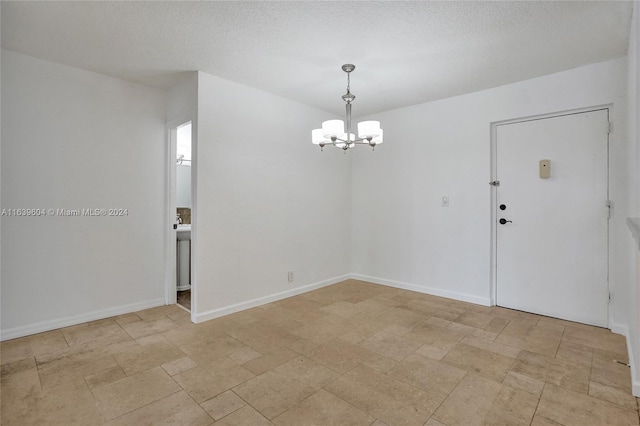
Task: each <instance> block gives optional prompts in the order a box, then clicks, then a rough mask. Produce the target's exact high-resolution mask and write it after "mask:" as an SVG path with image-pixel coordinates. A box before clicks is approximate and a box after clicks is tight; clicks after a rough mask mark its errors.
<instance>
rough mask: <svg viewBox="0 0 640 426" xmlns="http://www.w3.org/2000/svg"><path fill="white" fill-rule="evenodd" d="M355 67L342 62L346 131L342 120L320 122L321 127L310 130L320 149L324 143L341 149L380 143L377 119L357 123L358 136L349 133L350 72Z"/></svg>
mask: <svg viewBox="0 0 640 426" xmlns="http://www.w3.org/2000/svg"><path fill="white" fill-rule="evenodd" d="M355 69H356V66H355V65H352V64H344V65H343V66H342V71H344V72H346V73H347V93H345V94H344V95H343V96H342V99H343V100H344V101H345V102H346V103H347V131H346V132H345V131H344V121H342V120H327V121H324V122H322V128H321V129H314V130H312V131H311V142H312V143H313V144H314V145H319V146H320V150H322V149H323V148H324V146H325V145H333V146H335V147H337V148H342V149H343V150H345V151H346V150H348V149H349V148H353V147H354V146H356V145H369V146H370V147H371V148H373V149H375V147H376V145H380V144H381V143H382V129H381V128H380V122H379V121H363V122H361V123H358V137H356V135H354V134H353V133H351V102H353V100H354V99H355V98H356V97H355V95H352V94H351V90H350V86H351V72H352V71H353V70H355Z"/></svg>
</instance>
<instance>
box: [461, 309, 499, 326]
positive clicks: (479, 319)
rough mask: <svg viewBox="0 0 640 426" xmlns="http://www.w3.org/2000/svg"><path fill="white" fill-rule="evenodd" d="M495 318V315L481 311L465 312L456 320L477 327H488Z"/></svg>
mask: <svg viewBox="0 0 640 426" xmlns="http://www.w3.org/2000/svg"><path fill="white" fill-rule="evenodd" d="M493 319H495V317H494V316H492V315H488V314H481V313H479V312H465V313H464V314H462V315H460V316H459V317H458V318H456V319H455V322H459V323H460V324H465V325H469V326H471V327H475V328H481V329H486V327H487V326H488V325H489V324H490V323H491V321H492V320H493Z"/></svg>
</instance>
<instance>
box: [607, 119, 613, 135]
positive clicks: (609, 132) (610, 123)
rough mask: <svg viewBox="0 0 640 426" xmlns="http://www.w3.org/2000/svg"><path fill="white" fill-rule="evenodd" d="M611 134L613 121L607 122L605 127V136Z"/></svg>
mask: <svg viewBox="0 0 640 426" xmlns="http://www.w3.org/2000/svg"><path fill="white" fill-rule="evenodd" d="M611 133H613V121H609V124H608V126H607V134H611Z"/></svg>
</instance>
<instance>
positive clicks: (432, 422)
mask: <svg viewBox="0 0 640 426" xmlns="http://www.w3.org/2000/svg"><path fill="white" fill-rule="evenodd" d="M372 426H373V425H372ZM424 426H447V425H445V424H444V423H440V422H439V421H437V420H436V419H434V418H433V417H432V418H430V419H429V420H428V421H427V422H426V423H425V424H424Z"/></svg>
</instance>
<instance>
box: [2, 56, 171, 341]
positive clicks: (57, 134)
mask: <svg viewBox="0 0 640 426" xmlns="http://www.w3.org/2000/svg"><path fill="white" fill-rule="evenodd" d="M1 75H2V113H3V114H2V199H1V204H2V208H3V209H13V208H42V209H49V208H53V209H57V208H66V209H83V208H87V209H88V208H91V209H95V208H105V209H109V208H124V209H128V215H127V216H124V217H52V216H46V217H6V216H5V217H3V218H2V242H1V243H2V266H3V267H2V289H1V291H2V338H3V339H7V338H11V337H17V336H20V335H26V334H31V333H34V332H38V331H43V330H45V329H51V328H57V327H60V326H64V325H69V324H74V323H78V322H82V321H85V320H88V319H95V318H98V317H105V316H110V315H114V314H117V313H120V312H128V311H132V310H136V309H141V308H144V307H149V306H155V305H160V304H162V303H163V301H164V298H163V294H164V293H163V292H164V287H163V280H164V233H163V229H164V228H163V223H164V220H163V217H164V215H163V212H164V209H165V205H164V197H165V195H164V185H165V184H164V172H165V152H164V150H165V143H164V142H165V132H164V119H165V104H164V97H165V94H164V92H163V91H161V90H157V89H152V88H149V87H146V86H142V85H138V84H132V83H127V82H124V81H121V80H117V79H113V78H110V77H106V76H103V75H100V74H96V73H92V72H88V71H85V70H80V69H77V68H72V67H68V66H63V65H58V64H54V63H51V62H47V61H42V60H39V59H35V58H31V57H28V56H24V55H20V54H16V53H13V52H10V51H5V50H2V74H1Z"/></svg>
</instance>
